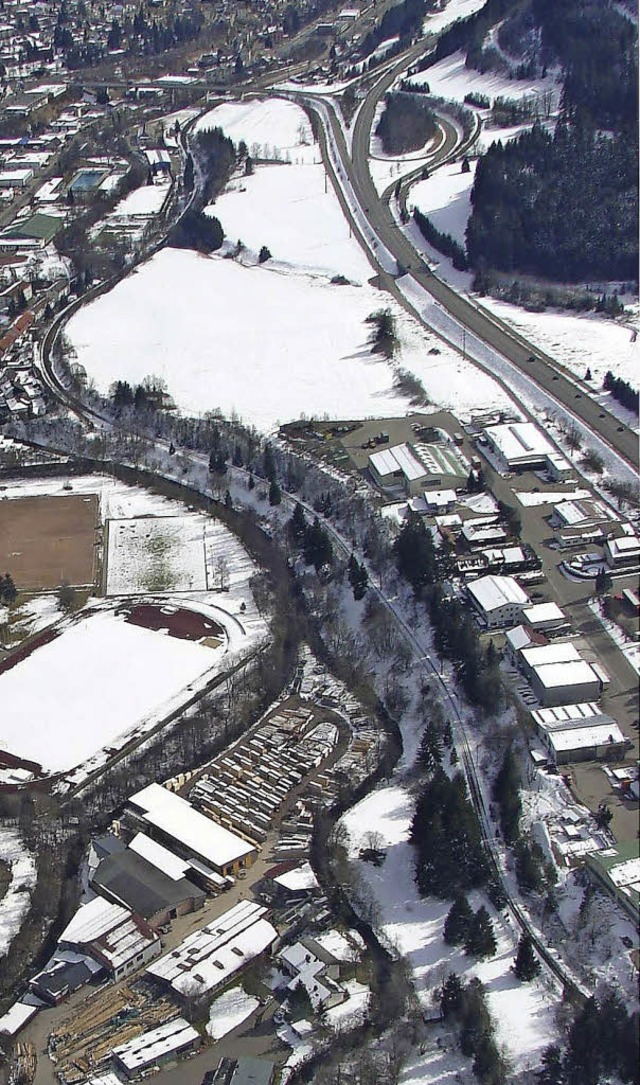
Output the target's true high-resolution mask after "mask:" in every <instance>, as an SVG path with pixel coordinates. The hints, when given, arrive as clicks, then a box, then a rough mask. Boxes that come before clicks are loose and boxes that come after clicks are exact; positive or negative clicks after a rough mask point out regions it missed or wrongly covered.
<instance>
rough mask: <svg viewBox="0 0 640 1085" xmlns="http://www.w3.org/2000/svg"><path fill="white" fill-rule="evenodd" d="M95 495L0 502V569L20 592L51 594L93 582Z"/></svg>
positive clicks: (97, 519)
mask: <svg viewBox="0 0 640 1085" xmlns="http://www.w3.org/2000/svg"><path fill="white" fill-rule="evenodd" d="M98 526H99V503H98V496H97V494H69V495H65V496H60V497H58V496H56V497H21V498H15V499H13V500H8V499H5V500H2V501H0V569H2V572H3V573H6V572H8V573H10V574H11V576H12V577H13V581H14V583H15V585H16V587H17V588H18V589H21V590H28V591H52V590H55V589H56V588H57V587H59V586H60V584H61V583H62V581H66V582H67V583H69V584H72V585H74V586H76V587H79V586H87V585H92V584H93V583H94V582H95V579H96V571H97V561H96V554H97V547H98V544H99V538H98Z"/></svg>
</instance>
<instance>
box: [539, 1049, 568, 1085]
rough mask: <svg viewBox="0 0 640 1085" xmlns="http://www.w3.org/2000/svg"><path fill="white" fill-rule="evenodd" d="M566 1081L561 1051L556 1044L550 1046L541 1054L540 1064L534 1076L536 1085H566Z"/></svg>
mask: <svg viewBox="0 0 640 1085" xmlns="http://www.w3.org/2000/svg"><path fill="white" fill-rule="evenodd" d="M566 1081H567V1075H566V1073H565V1070H564V1066H563V1061H562V1051H561V1050H560V1048H559V1047H558V1045H557V1044H550V1045H549V1047H547V1048H545V1050H544V1051H543V1053H542V1064H541V1067H540V1069H539V1070H538V1073H537V1074H536V1082H537V1083H538V1085H566Z"/></svg>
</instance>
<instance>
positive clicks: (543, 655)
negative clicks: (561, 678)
mask: <svg viewBox="0 0 640 1085" xmlns="http://www.w3.org/2000/svg"><path fill="white" fill-rule="evenodd" d="M522 658H523V660H524V662H525V663H526V664H527V666H528V667H541V666H545V665H546V664H548V663H578V662H581V661H582V656H581V655H580V653H579V651H578V649H577V648H576V646H575V644H571V643H570V642H569V641H562V642H560V643H559V644H543V645H539V646H538V647H537V648H525V649H524V650H523V652H522Z"/></svg>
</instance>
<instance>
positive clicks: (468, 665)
mask: <svg viewBox="0 0 640 1085" xmlns="http://www.w3.org/2000/svg"><path fill="white" fill-rule="evenodd" d="M394 553H395V558H396V564H397V568H398V572H399V573H400V575H401V576H402V577H404V579H405V580H406V581H407V582H408V583H409V584H410V585H411V587H412V588H413V591H414V594H415V595H416V596H417V597H418V598H420V599H422V600H423V601H424V603H425V605H426V607H427V610H428V613H429V619H430V621H431V624H432V626H433V630H434V643H435V647H436V650H437V652H438V654H439V655H440V656H442V657H444V658H445V659H450V660H452V661H453V662H454V663H455V664H456V674H457V679H458V681H459V682H460V684H461V686H462V688H463V689H464V692H465V694H466V695H467V697H468V698H469V700H470V701H471V703H472V704H475V705H477V706H478V707H480V708H481V709H482V710H483V711H484V712H487V713H491V712H495V711H497V710H498V708H499V706H500V704H501V701H502V682H501V678H500V670H499V666H498V664H499V660H498V654H497V652H496V650H495V647H494V645H493V642H492V641H490V642H489V645H488V646H487V648H484V647H483V646H482V644H481V642H480V637H479V634H478V629H477V627H476V625H475V623H474V621H473V619H472V617H471V616H470V614H469V611H468V609H467V608H466V607H465V606H464V605H463V604H462V602H461V601H460V600H459V599H456V598H453V597H450V596H448V595H447V594H446V593H445V591H444V589H443V587H442V581H443V580H445V579H446V577H447V575H448V574H449V573H450V572H451V570H452V555H451V553H450V552H449V551H448V550H446V549H443V548H442V547H440V548H439V549H438V550H436V548H435V546H434V543H433V538H432V536H431V533H430V532H429V531H428V530H427V528H426V527H425V525H424V523H423V521H422V519H421V518H420V517H419V516H417V515H415V514H410V515H409V518H408V519H407V520H406V522H405V523H404V525H403V527H402V530H401V532H400V534H399V536H398V538H397V539H396V541H395V543H394Z"/></svg>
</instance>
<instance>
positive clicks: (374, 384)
mask: <svg viewBox="0 0 640 1085" xmlns="http://www.w3.org/2000/svg"><path fill="white" fill-rule="evenodd" d="M200 125H201V126H212V125H213V126H215V125H220V126H222V127H223V128H224V130H225V132H227V133H228V134H229V135H230V136H231V138H232V139H233V140H234V142H236V144H237V143H239V142H240V140H244V141H245V143H246V145H247V148H248V150H249V153H250V154H252V155H253V156H254V157H255V158H260V157H262V156H264V155H265V154H266V153H268V154H269V156H270V162H269V163H267V164H265V165H257V166H256V167H255V172H254V174H253V175H252V176H249V177H236V178H234V180H233V181H232V184H231V186H230V190H229V191H228V192H226V193H224V194H223V195H222V196H221V197H219V198H218V200H217V201H216V203H215V204H214V205H213V207H212V213H214V214H215V215H216V216H218V217H219V218H220V221H221V222H222V225H223V228H224V229H225V232H226V233H227V236H228V239H229V242H230V246H231V247H235V243H236V242H237V241H238V240H241V241H242V242H243V245H244V246H246V249H245V250H244V251H243V252H241V254H240V257H239V259H237V260H236V259H225V258H224V257H223V256H220V255H214V256H212V257H203V256H200V255H198V254H196V253H193V252H187V251H178V250H172V249H165V250H163V251H162V252H160V253H158V254H157V255H156V256H155V257H153V259H151V260H150V261H149V262H148V263H147V264H145V265H144V266H143V267H142V268H140V269H139V270H138V271H137V272H136V273H135V274H133V275H131V276H129V277H128V278H127V279H126V280H124V281H123V282H122V283H120V284H119V285H118V286H117V287H115V289H114V290H113V291H111V292H110V293H109V294H107V295H104V296H103V297H101V298H99V299H97V300H96V301H94V302H92V303H91V304H90V305H88V306H86V307H84V308H82V309H81V310H79V312H78V313H76V314H75V316H74V317H73V318H72V319H71V321H70V323H69V325H68V328H67V334H68V335H69V338H70V339H71V342H72V343H73V345H74V347H75V350H76V352H77V354H78V361H79V362H80V363H81V364H82V365H83V366H84V367H85V369H86V371H87V373H88V374H89V375H90V376H91V378H92V379H93V380H94V381H95V382H96V385H97V387H98V388H99V389H100V390H101V391H106V390H107V389H108V388H109V386H110V384H111V383H112V382H113V381H115V380H117V379H119V378H120V379H127V380H129V381H131V382H133V383H138V382H140V381H141V380H142V379H143V378H144V377H145V376H147V375H148V374H149V373H154V374H157V375H158V376H160V377H163V378H164V379H165V380H166V382H167V386H168V388H169V391H170V392H171V394H172V396H173V397H174V399H175V401H176V403H177V405H178V406H179V407H180V408H181V409H182V410H185V411H188V412H192V413H194V412H195V413H201V412H202V411H205V410H213V409H215V408H219V409H220V410H222V411H223V413H224V414H226V415H230V414H231V413H232V412H234V411H235V412H236V413H237V414H238V415H240V416H241V417H242V418H243V419H244V420H245V421H247V422H250V423H253V424H254V425H256V426H257V427H258V428H259V429H261V430H262V431H267V432H268V431H270V430H272V429H273V428H274V427H275V426H276V425H277V424H278V423H279V422H285V421H288V420H290V419H294V418H299V417H300V416H301V415H306V416H307V417H323V416H324V415H327V416H330V417H334V418H359V417H364V416H371V417H389V416H393V415H398V414H403V413H405V412H406V411H407V410H409V408H410V402H409V400H408V398H407V397H406V396H405V395H402V394H400V395H399V394H398V393H397V391H396V390H395V389H394V377H395V370H396V368H397V367H399V368H401V369H406V370H408V371H410V372H412V373H414V374H416V375H417V376H419V377H420V379H421V380H422V381H423V384H424V386H425V390H426V393H427V396H428V398H429V400H430V401H431V402H432V403H434V404H435V405H444V406H458V407H459V408H460V409H468V410H471V409H472V408H473V407H474V406H476V405H478V404H479V403H481V404H483V405H486V406H488V407H496V408H500V409H507V410H510V409H511V410H513V404H512V403H511V402H510V400H509V399H508V397H507V395H506V394H505V393H504V392H503V391H502V390H501V389H500V388H499V387H498V386H497V385H496V384H495V382H493V381H492V380H491V379H490V378H489V377H486V376H485V375H483V374H482V373H478V371H477V370H476V369H475V367H473V366H471V365H469V364H468V363H465V362H463V360H462V359H460V358H459V356H458V355H457V354H456V353H455V351H451V350H449V349H448V348H446V347H444V346H443V344H442V343H441V341H440V340H439V339H438V338H437V337H435V336H432V335H430V334H429V333H428V332H426V331H424V330H423V329H422V328H421V327H420V326H419V324H418V323H417V322H416V321H415V320H413V319H412V318H411V317H410V316H408V315H407V314H406V313H405V311H404V310H403V309H402V308H401V307H400V306H398V305H397V304H396V303H394V302H393V301H392V300H391V299H390V298H389V296H388V295H387V294H385V293H382V292H380V291H378V290H377V289H376V288H375V287H373V286H371V285H370V284H369V282H368V280H369V278H370V276H371V274H372V269H371V266H370V264H369V262H368V260H367V258H366V256H365V255H364V253H363V252H362V249H361V247H360V245H359V243H358V242H357V240H356V239H355V238H352V237H350V236H349V234H350V231H349V226H348V223H347V222H346V220H345V218H344V216H343V215H342V212H341V209H340V206H339V203H338V200H337V197H336V195H335V193H334V191H333V188H332V185H331V184H330V182H329V181H328V179H327V178H326V175H325V172H324V168H323V166H322V165H321V164H320V163H319V162H318V161H317V159H318V157H319V151H318V148H317V146H314V145H313V143H312V142H311V133H310V129H309V124H308V120H307V118H306V115H305V114H304V112H303V111H302V110H301V109H299V108H298V107H297V106H296V105H294V104H293V103H291V102H289V101H285V100H281V99H270V100H268V101H264V102H261V101H252V102H240V103H234V104H226V105H224V106H219V107H217V108H216V109H214V110H212V111H210V112H209V113H208V114H206V115H205V117H203V118H202V119H201V121H200ZM276 156H278V158H279V159H280V162H279V163H278V162H277V159H276ZM287 158H289V159H290V164H286V159H287ZM325 188H326V191H325ZM263 245H266V246H267V247H268V249H269V250H270V252H271V253H272V259H271V260H268V261H266V263H264V264H262V265H260V264H258V263H257V253H258V252H259V250H260V248H261V247H262V246H263ZM337 275H338V276H343V277H344V279H346V280H347V282H346V283H332V282H331V279H332V278H333V277H334V276H337ZM380 308H390V309H391V310H392V312H393V313H394V315H395V317H396V325H397V334H398V339H399V350H398V352H397V354H396V356H395V358H394V360H393V363H392V364H390V363H389V362H388V361H387V360H386V359H384V358H382V357H381V356H379V355H375V354H372V352H371V347H370V345H369V342H368V338H369V335H370V332H371V326H370V325H369V324H367V323H366V319H367V317H368V316H369V315H370V314H371V313H372V312H375V311H376V310H378V309H380ZM430 351H432V352H433V353H431V354H430Z"/></svg>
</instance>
